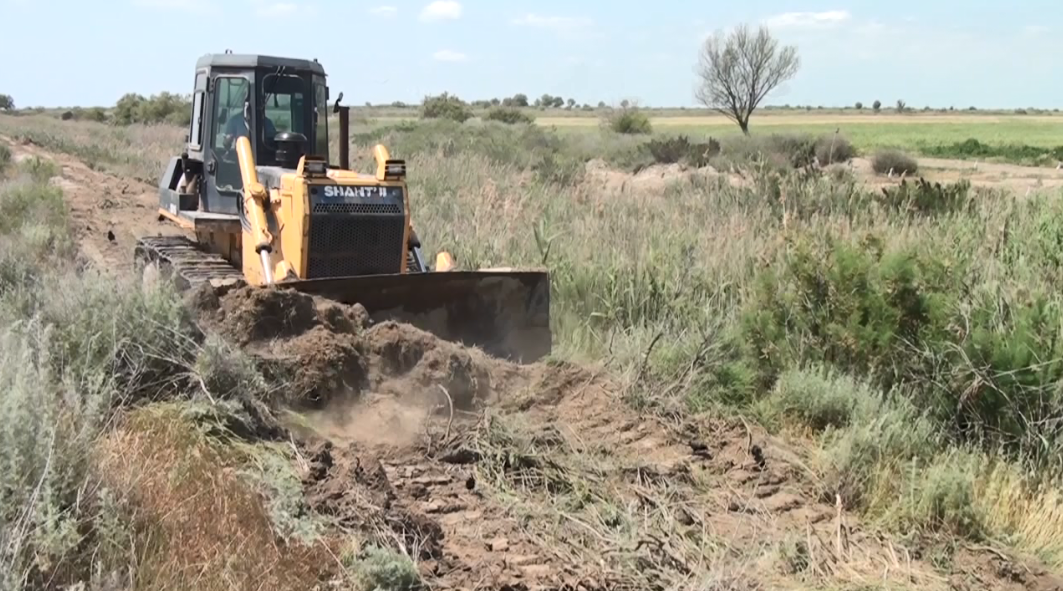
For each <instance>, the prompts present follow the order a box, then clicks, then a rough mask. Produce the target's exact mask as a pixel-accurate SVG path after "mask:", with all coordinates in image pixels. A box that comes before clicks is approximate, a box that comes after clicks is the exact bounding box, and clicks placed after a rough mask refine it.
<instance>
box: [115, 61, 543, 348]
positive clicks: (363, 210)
mask: <svg viewBox="0 0 1063 591" xmlns="http://www.w3.org/2000/svg"><path fill="white" fill-rule="evenodd" d="M329 95H330V91H329V87H328V85H327V83H326V75H325V70H324V68H323V67H322V65H321V64H320V63H318V61H317V60H316V59H313V60H304V59H292V58H283V57H273V56H265V55H240V54H233V53H231V52H228V51H227V52H225V53H221V54H208V55H205V56H203V57H201V58H200V59H199V60H198V61H197V62H196V70H195V86H194V90H193V93H192V107H191V108H192V121H191V124H190V126H189V129H188V133H187V136H186V145H185V149H184V150H183V152H182V153H181V154H180V156H175V157H173V158H171V159H170V162H169V165H168V166H167V168H166V170H165V172H164V173H163V176H162V178H161V179H160V181H159V217H160V220H169V221H171V222H173V223H175V224H177V225H179V226H180V227H182V228H184V229H185V230H186V232H185V233H184V234H185V235H184V236H146V237H142V238H141V239H139V241H138V242H137V245H136V249H135V253H134V260H135V262H136V263H137V266H138V268H140V269H142V270H143V271H144V272H145V273H148V272H150V273H154V274H156V275H158V274H161V275H162V276H165V277H167V278H170V279H172V280H174V281H175V283H177V284H178V285H179V286H181V287H182V288H184V289H188V288H192V287H195V286H197V285H200V284H202V283H210V284H213V285H219V284H226V283H228V284H234V283H235V284H247V285H251V286H255V287H260V288H263V289H294V290H298V291H300V292H304V293H309V294H314V295H318V296H321V297H325V298H328V299H331V300H335V301H338V302H342V303H346V304H355V303H359V304H361V305H362V306H364V307H365V309H366V310H367V312H368V313H369V316H370V318H371V319H372V320H373V321H374V322H380V321H384V320H388V319H393V320H397V321H401V322H407V323H410V324H413V325H414V326H417V327H419V328H422V329H424V330H426V331H429V332H432V333H434V334H436V335H438V336H439V337H441V338H443V339H447V340H451V341H456V342H460V343H463V344H466V345H472V346H477V347H480V348H481V349H483V350H484V351H485V352H487V353H489V354H491V355H494V356H496V357H502V358H506V359H510V360H514V361H518V362H532V361H535V360H538V359H540V358H542V357H544V356H545V355H547V354H549V352H550V348H551V333H550V285H549V275H548V274H547V273H546V272H545V271H541V270H513V269H478V270H460V269H458V268H457V267H456V266H455V263H454V258H453V257H452V256H451V255H450V253H447V252H440V253H438V255H437V256H436V257H435V260H434V265H429V264H428V263H427V262H426V261H425V259H424V257H423V255H422V251H421V243H420V240H419V239H418V236H417V233H416V232H415V231H414V225H413V223H412V221H411V220H412V214H411V201H412V200H411V196H410V191H409V187H408V186H407V183H406V163H405V161H403V160H401V159H395V158H392V157H391V155H390V154H389V152H388V149H387V148H386V147H385V146H382V145H377V146H375V147H374V148H373V149H372V153H373V157H374V160H375V164H376V166H375V171H372V172H371V173H359V172H356V171H353V170H351V167H350V152H349V147H350V137H349V124H348V122H349V111H348V108H347V107H346V106H341V105H340V101H341V100H342V98H343V93H340V94H339V96H338V97H337V98H336V100H335V102H334V103H333V104H332V107H331V109H330V106H329V101H330V97H329ZM330 110H331V112H332V113H334V114H337V115H338V123H339V129H338V133H339V138H338V140H339V142H338V143H339V150H338V160H339V161H338V162H333V161H332V160H331V159H330V150H329V141H330V139H331V138H330V134H331V133H332V132H333V130H331V129H330V125H329V112H330Z"/></svg>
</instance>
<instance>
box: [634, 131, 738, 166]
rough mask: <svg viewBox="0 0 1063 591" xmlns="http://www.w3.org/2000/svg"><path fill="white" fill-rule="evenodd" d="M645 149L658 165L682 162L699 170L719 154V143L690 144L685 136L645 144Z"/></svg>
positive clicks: (710, 140) (710, 139) (655, 140)
mask: <svg viewBox="0 0 1063 591" xmlns="http://www.w3.org/2000/svg"><path fill="white" fill-rule="evenodd" d="M645 149H646V150H647V151H649V153H650V154H651V155H652V156H653V160H654V162H657V163H658V164H675V163H678V162H683V163H685V164H687V165H689V166H694V167H697V168H701V167H703V166H708V164H709V161H710V160H711V159H712V158H713V157H714V156H716V155H717V154H719V153H720V142H718V141H716V140H715V139H713V138H709V141H707V142H703V143H692V142H691V141H690V139H689V138H687V136H685V135H681V136H677V137H671V138H667V139H662V140H657V139H654V140H650V141H649V142H646V144H645Z"/></svg>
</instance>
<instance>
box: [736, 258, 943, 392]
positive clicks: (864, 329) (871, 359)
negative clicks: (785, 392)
mask: <svg viewBox="0 0 1063 591" xmlns="http://www.w3.org/2000/svg"><path fill="white" fill-rule="evenodd" d="M786 259H787V260H786V264H785V266H784V267H782V268H781V269H778V268H768V269H766V270H764V271H763V272H762V273H761V274H760V276H759V277H758V278H757V281H756V291H755V292H754V295H753V297H752V298H751V299H750V301H748V302H747V304H746V311H745V313H744V315H743V319H742V327H743V333H744V337H745V339H746V341H747V343H748V345H749V347H750V350H751V351H757V352H759V353H758V354H756V355H755V356H754V357H753V359H755V361H756V365H757V366H758V367H759V368H760V372H761V380H762V382H761V383H762V384H763V385H764V386H765V387H767V388H770V387H771V386H772V385H773V383H774V382H775V379H776V378H777V377H778V375H779V374H780V373H781V372H782V371H783V369H784V368H786V367H789V366H791V365H793V364H802V363H808V362H812V363H821V364H826V365H828V366H831V367H834V368H837V369H839V370H841V371H843V372H846V373H854V374H860V375H864V374H870V375H873V376H875V377H876V378H877V382H876V385H878V386H880V387H883V388H885V389H888V388H890V387H891V386H893V385H894V384H897V383H899V382H902V381H906V380H917V379H919V378H920V377H922V376H924V375H926V374H925V372H926V370H927V368H926V367H925V366H924V363H925V357H924V356H923V355H922V354H921V352H920V351H919V350H918V348H913V346H912V343H918V342H919V341H921V340H933V339H935V338H939V337H940V333H941V331H943V330H944V327H943V325H944V324H945V319H946V316H947V314H948V312H949V308H948V305H949V304H950V302H949V301H948V299H947V293H948V289H947V281H948V276H947V272H946V270H945V269H942V268H940V266H939V265H938V264H937V263H936V261H934V260H933V259H931V258H928V257H927V256H925V255H922V254H920V253H918V252H915V251H898V252H890V253H887V252H884V250H883V248H882V246H881V243H880V241H879V240H877V239H868V240H866V241H865V242H864V243H862V244H859V245H855V244H851V243H849V242H847V241H844V240H835V239H831V238H828V239H827V241H826V244H816V243H814V242H812V241H803V242H800V243H798V244H796V245H795V246H794V249H793V250H792V251H791V252H790V253H789V254H788V255H787V257H786Z"/></svg>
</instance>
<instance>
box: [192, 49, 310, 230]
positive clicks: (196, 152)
mask: <svg viewBox="0 0 1063 591" xmlns="http://www.w3.org/2000/svg"><path fill="white" fill-rule="evenodd" d="M328 95H329V91H328V86H327V84H326V81H325V71H324V68H322V66H321V64H319V63H318V62H317V61H316V60H301V59H291V58H278V57H271V56H262V55H237V54H231V53H225V54H213V55H207V56H204V57H203V58H200V60H199V62H197V64H196V80H195V92H194V94H193V105H192V106H193V113H192V121H191V124H190V128H189V132H188V141H187V146H186V147H187V150H186V151H187V154H188V159H189V160H192V161H199V162H202V166H203V170H204V172H205V174H204V178H203V180H204V186H203V187H202V191H201V192H200V199H201V200H202V201H203V202H204V203H203V211H210V212H215V213H225V214H236V213H239V212H238V204H239V201H240V192H241V191H242V190H243V182H242V178H241V175H240V167H239V164H238V162H237V159H236V138H237V137H240V136H245V137H247V138H248V139H249V140H250V141H251V147H252V152H253V154H254V158H255V163H256V164H257V165H258V166H260V167H280V168H286V169H294V168H295V166H296V165H297V164H298V161H299V156H301V155H303V154H307V155H313V156H321V157H323V158H325V159H326V160H328V158H329V128H328Z"/></svg>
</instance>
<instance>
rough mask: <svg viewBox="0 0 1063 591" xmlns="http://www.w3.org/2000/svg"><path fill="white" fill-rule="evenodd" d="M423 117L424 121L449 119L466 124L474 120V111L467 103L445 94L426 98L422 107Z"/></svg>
mask: <svg viewBox="0 0 1063 591" xmlns="http://www.w3.org/2000/svg"><path fill="white" fill-rule="evenodd" d="M421 117H423V118H424V119H449V120H451V121H457V122H458V123H464V122H465V121H468V120H469V119H471V118H472V110H470V109H469V107H468V105H466V104H465V101H463V100H461V99H460V98H458V97H456V96H453V95H451V94H449V93H446V92H444V93H443V94H441V95H439V96H428V97H425V99H424V102H423V104H422V106H421Z"/></svg>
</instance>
